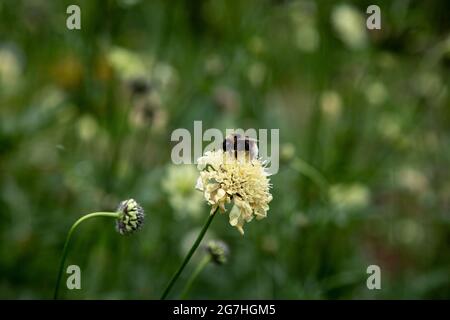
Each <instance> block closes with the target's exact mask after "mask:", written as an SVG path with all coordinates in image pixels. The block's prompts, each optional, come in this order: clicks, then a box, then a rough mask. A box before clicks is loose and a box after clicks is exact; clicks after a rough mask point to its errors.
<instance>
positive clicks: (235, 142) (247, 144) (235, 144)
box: [222, 133, 258, 160]
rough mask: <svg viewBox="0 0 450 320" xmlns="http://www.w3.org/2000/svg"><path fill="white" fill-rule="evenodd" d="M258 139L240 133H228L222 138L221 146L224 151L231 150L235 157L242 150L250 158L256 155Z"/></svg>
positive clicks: (254, 157)
mask: <svg viewBox="0 0 450 320" xmlns="http://www.w3.org/2000/svg"><path fill="white" fill-rule="evenodd" d="M257 142H258V140H256V139H253V138H250V137H248V136H242V135H240V134H235V133H233V134H230V135H229V136H228V137H226V138H225V140H223V143H222V148H223V151H225V152H232V153H233V154H234V157H235V158H236V159H237V158H238V154H239V155H240V154H242V153H241V152H243V153H244V154H245V155H246V156H248V157H249V158H250V160H253V159H256V158H257V157H258V144H257Z"/></svg>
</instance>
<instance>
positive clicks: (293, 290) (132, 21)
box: [0, 0, 450, 299]
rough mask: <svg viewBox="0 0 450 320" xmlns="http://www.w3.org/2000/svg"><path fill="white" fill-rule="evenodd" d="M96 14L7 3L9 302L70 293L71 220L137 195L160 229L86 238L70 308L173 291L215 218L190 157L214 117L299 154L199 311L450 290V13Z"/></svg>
mask: <svg viewBox="0 0 450 320" xmlns="http://www.w3.org/2000/svg"><path fill="white" fill-rule="evenodd" d="M76 2H77V4H78V5H79V6H80V8H81V11H82V30H81V31H69V30H67V28H66V25H65V19H66V17H67V14H66V8H67V6H68V5H70V4H73V3H72V2H71V1H68V0H63V1H45V0H23V1H18V2H17V1H15V2H14V1H2V2H0V39H1V40H0V106H1V107H0V205H1V208H2V210H1V211H0V219H1V221H2V223H0V271H1V274H2V277H0V298H7V299H13V298H20V299H28V298H39V299H45V298H48V297H50V296H51V294H52V290H53V281H54V279H55V267H56V266H57V264H58V260H59V255H60V250H61V247H62V245H63V242H64V237H65V234H66V232H67V229H68V228H69V227H70V223H71V222H73V221H74V220H75V219H76V218H77V217H79V216H80V214H83V213H85V212H90V211H91V209H92V208H98V209H99V210H109V209H111V208H110V204H111V203H116V202H117V203H118V202H119V201H120V200H121V199H127V198H129V197H130V196H133V197H136V199H139V201H140V204H141V205H142V207H144V208H145V209H146V210H147V211H148V212H152V217H151V223H148V224H146V226H145V228H143V229H142V230H141V231H140V232H138V233H136V234H135V235H134V236H133V237H134V239H133V241H132V242H128V241H121V240H120V239H117V238H118V237H117V234H115V232H114V231H113V230H109V229H108V228H98V226H96V225H95V224H96V223H97V222H95V221H92V223H89V224H86V225H85V226H83V228H87V229H89V228H91V230H86V232H85V233H84V234H85V237H83V238H77V239H74V240H75V241H74V242H73V248H72V251H71V257H70V259H71V261H73V263H76V264H78V265H79V266H80V267H81V269H82V270H83V290H81V291H79V290H72V291H61V297H63V298H72V299H89V298H99V299H102V298H103V299H104V298H106V299H109V298H112V299H120V298H126V299H147V298H158V297H159V295H160V293H161V292H162V290H163V288H164V286H165V285H166V284H167V280H168V279H169V278H170V277H171V276H172V272H173V271H174V270H173V269H174V266H176V265H177V264H178V263H180V262H181V259H182V257H183V256H184V254H185V252H184V253H183V252H182V249H181V247H183V246H184V247H186V246H187V247H188V248H189V247H190V246H191V245H192V242H193V240H194V239H192V237H193V236H194V237H195V236H196V235H197V233H198V230H197V229H198V228H199V226H200V225H201V223H202V221H204V219H206V217H207V215H208V205H207V204H206V202H205V201H204V199H203V198H202V194H201V192H198V191H196V190H195V189H194V186H195V184H196V180H197V176H198V172H197V170H196V169H195V167H194V166H187V165H186V166H185V165H180V166H175V165H173V164H172V162H171V159H170V155H171V149H172V147H173V145H174V144H173V143H171V141H170V134H171V132H172V131H173V130H174V129H177V128H186V129H188V130H189V131H192V128H193V127H192V126H193V121H195V120H202V121H203V128H204V129H205V130H206V129H207V128H219V129H220V130H222V131H224V130H225V129H226V128H230V129H231V128H245V129H247V128H255V129H264V128H267V129H271V128H274V129H277V128H278V129H280V157H281V159H280V170H279V172H278V174H276V175H274V176H272V177H271V182H272V183H273V185H274V186H276V188H273V190H272V194H273V199H274V200H273V201H272V202H271V203H270V214H269V215H270V218H269V219H263V220H261V221H258V225H257V227H249V228H246V235H245V239H242V237H241V236H240V234H239V233H238V232H236V230H235V229H234V228H230V227H229V221H227V219H215V220H214V221H213V223H212V225H211V227H210V229H209V230H208V233H207V237H208V234H210V233H211V235H214V236H213V237H212V239H222V240H223V241H224V242H226V243H227V245H228V246H229V248H230V251H231V252H232V253H233V255H232V258H231V259H230V263H227V264H225V265H223V266H222V267H220V268H213V267H211V268H205V270H204V271H203V272H202V274H201V277H199V278H198V279H197V280H196V284H195V286H193V287H192V289H191V291H190V293H189V297H190V298H193V299H198V298H211V299H272V298H275V299H278V298H279V299H311V298H318V299H346V298H351V299H355V298H362V299H376V298H382V299H390V298H400V299H404V298H412V299H422V298H424V299H431V298H443V299H448V298H449V297H450V281H449V279H450V277H449V270H450V252H449V250H448V239H449V237H450V228H449V226H450V224H449V223H448V222H449V212H450V210H449V208H450V184H449V181H450V166H449V163H450V150H449V148H448V146H449V145H450V108H449V107H448V106H449V105H450V101H449V85H448V84H449V83H450V81H449V80H450V79H449V77H450V73H449V72H448V71H449V66H450V33H449V29H450V28H449V26H450V25H449V19H448V12H450V10H449V3H450V2H449V1H445V0H437V1H403V0H393V1H377V5H379V6H380V9H381V27H382V29H381V30H367V28H366V25H365V22H366V21H365V20H366V17H367V16H368V15H367V14H366V9H367V6H368V5H369V4H368V3H365V2H361V1H356V0H351V1H350V0H343V1H340V2H338V3H336V2H333V1H320V2H318V1H312V0H292V1H260V0H248V1H226V0H214V1H211V0H203V1H163V0H154V1H142V0H111V1H106V2H105V1H90V0H77V1H76ZM206 144H207V143H206V142H205V143H204V144H203V147H205V146H206ZM98 223H101V222H98ZM193 230H194V231H193ZM191 232H193V233H191ZM192 234H193V236H192ZM189 237H190V238H189ZM207 240H209V239H207ZM207 240H205V241H204V242H203V244H206V243H207ZM243 240H244V241H243ZM203 254H204V252H203ZM371 264H377V265H379V266H380V268H381V270H382V274H383V276H382V278H383V279H384V280H383V285H382V288H383V290H373V291H370V290H367V287H366V278H365V270H366V268H367V266H368V265H371ZM111 265H114V268H111V267H110V266H111ZM22 266H26V268H23V267H22ZM188 267H189V266H188ZM192 267H194V266H192ZM217 288H220V290H217Z"/></svg>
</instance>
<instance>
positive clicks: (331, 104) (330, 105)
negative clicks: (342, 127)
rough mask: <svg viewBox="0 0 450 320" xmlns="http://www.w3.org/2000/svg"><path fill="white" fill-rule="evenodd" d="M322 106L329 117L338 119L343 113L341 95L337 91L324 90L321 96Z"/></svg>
mask: <svg viewBox="0 0 450 320" xmlns="http://www.w3.org/2000/svg"><path fill="white" fill-rule="evenodd" d="M320 107H321V109H322V112H323V114H324V115H325V116H326V117H327V118H328V119H330V120H336V119H337V118H339V116H340V114H341V109H342V100H341V96H340V95H339V94H338V93H337V92H336V91H331V90H330V91H324V92H323V93H322V94H321V96H320Z"/></svg>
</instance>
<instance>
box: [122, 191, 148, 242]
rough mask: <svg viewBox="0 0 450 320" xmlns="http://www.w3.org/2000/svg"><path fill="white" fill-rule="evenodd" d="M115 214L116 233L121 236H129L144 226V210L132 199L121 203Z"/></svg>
mask: <svg viewBox="0 0 450 320" xmlns="http://www.w3.org/2000/svg"><path fill="white" fill-rule="evenodd" d="M117 213H118V214H119V216H118V218H117V231H118V232H119V233H120V234H121V235H126V234H131V233H133V232H135V231H137V230H139V229H140V228H141V227H142V225H143V224H144V209H143V208H142V207H141V206H140V205H139V204H138V203H137V202H136V201H135V200H134V199H128V200H125V201H122V202H121V203H120V204H119V207H118V208H117Z"/></svg>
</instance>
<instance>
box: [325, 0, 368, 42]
mask: <svg viewBox="0 0 450 320" xmlns="http://www.w3.org/2000/svg"><path fill="white" fill-rule="evenodd" d="M331 22H332V24H333V26H334V28H335V30H336V32H337V34H338V36H339V38H340V39H341V40H342V41H343V42H344V43H345V44H346V45H347V46H348V47H349V48H350V49H361V48H364V47H365V46H366V44H367V33H366V24H365V20H364V17H363V15H362V13H361V12H359V11H358V10H357V9H356V8H354V7H353V6H350V5H347V4H339V5H336V6H335V7H334V8H333V12H332V13H331Z"/></svg>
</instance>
